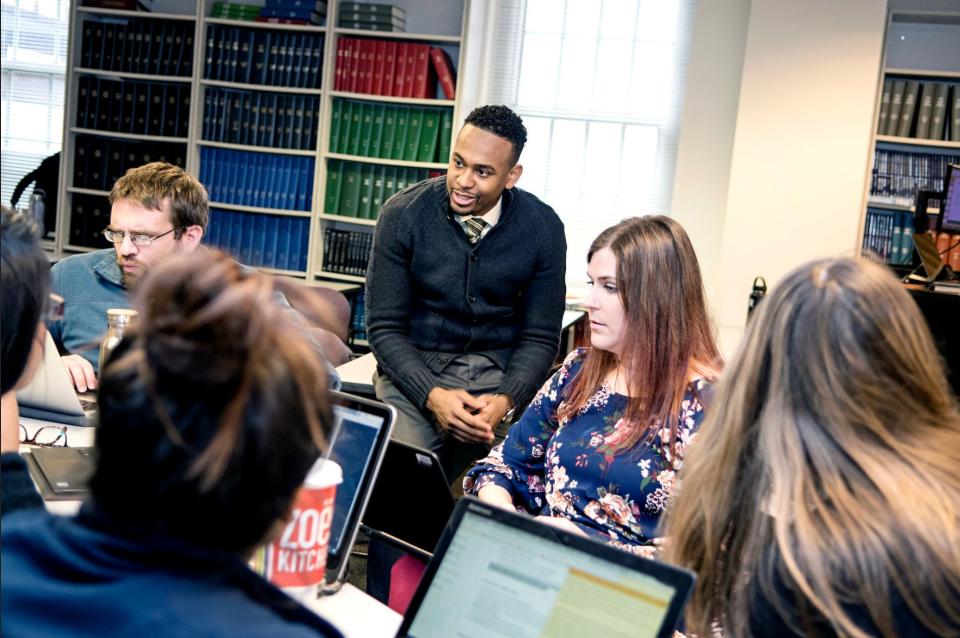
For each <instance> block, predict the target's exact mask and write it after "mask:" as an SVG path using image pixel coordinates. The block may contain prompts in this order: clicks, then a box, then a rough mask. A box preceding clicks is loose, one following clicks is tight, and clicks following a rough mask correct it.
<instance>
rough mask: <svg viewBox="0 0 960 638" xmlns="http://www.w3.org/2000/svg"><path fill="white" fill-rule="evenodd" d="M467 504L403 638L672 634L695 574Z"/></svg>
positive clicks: (460, 508) (416, 603)
mask: <svg viewBox="0 0 960 638" xmlns="http://www.w3.org/2000/svg"><path fill="white" fill-rule="evenodd" d="M464 503H467V501H466V500H465V501H464V502H463V503H461V504H460V505H459V506H458V512H461V511H462V518H460V519H459V521H457V516H456V515H455V516H454V521H455V522H454V523H452V524H453V525H455V529H454V531H453V532H452V536H450V530H449V528H448V533H447V536H445V540H448V541H449V543H448V544H445V543H441V547H442V552H443V554H442V557H440V554H441V549H438V552H437V556H435V557H434V561H437V558H438V557H440V560H439V563H438V564H436V565H434V564H433V563H431V565H432V566H433V567H435V570H432V573H431V570H428V572H427V573H426V574H425V576H424V580H425V581H426V580H428V579H430V580H429V584H428V585H427V586H426V588H425V591H418V595H417V597H416V598H415V599H414V601H413V604H412V605H411V608H410V611H409V612H408V616H407V618H406V619H405V621H404V626H403V627H401V635H409V636H417V637H418V638H428V637H431V636H474V635H483V636H504V637H508V636H509V637H511V638H524V637H528V636H529V637H531V638H534V637H538V636H558V637H559V636H604V637H605V638H613V637H619V636H624V637H626V636H630V637H631V638H636V637H642V636H661V635H664V636H668V635H670V633H672V631H673V626H674V624H675V622H676V619H677V617H678V615H679V613H680V610H681V609H682V605H683V603H684V602H685V600H686V597H687V594H688V593H689V589H690V587H691V586H692V583H693V577H692V575H691V574H689V572H685V571H683V570H679V569H676V568H673V567H670V566H667V565H663V564H660V563H656V562H654V561H649V560H645V559H641V558H639V557H636V556H633V555H631V554H628V553H626V552H622V551H621V550H617V549H614V548H611V547H607V546H605V545H603V544H601V543H597V542H596V541H591V540H588V539H585V538H579V537H576V536H575V535H572V534H569V533H567V532H560V531H558V530H554V529H553V528H548V527H546V526H544V525H542V524H540V523H536V522H534V521H533V520H531V519H529V518H522V517H520V516H518V515H516V514H513V513H511V512H495V511H492V510H491V508H489V506H486V505H483V504H479V503H477V502H476V501H473V502H472V503H469V506H466V507H465V506H464ZM421 588H422V589H423V585H421Z"/></svg>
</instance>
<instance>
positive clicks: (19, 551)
mask: <svg viewBox="0 0 960 638" xmlns="http://www.w3.org/2000/svg"><path fill="white" fill-rule="evenodd" d="M282 285H283V283H282V282H281V281H279V280H273V279H270V278H267V277H265V276H263V275H260V274H258V273H256V272H253V271H250V270H249V269H246V268H243V267H242V266H240V265H239V264H237V263H236V262H235V261H233V260H232V259H230V258H229V257H227V256H226V255H224V254H223V253H220V252H219V251H215V250H211V251H193V252H191V253H186V254H184V255H179V256H176V257H171V258H170V259H166V260H164V261H163V263H162V264H158V265H157V266H155V267H153V268H151V270H150V273H149V274H147V275H146V276H145V277H144V280H143V282H142V283H141V284H140V285H139V286H138V288H137V293H136V296H135V299H134V307H135V308H136V309H137V310H138V312H139V314H138V317H137V322H136V323H135V324H134V326H133V327H132V328H131V329H130V330H129V331H128V333H127V334H126V335H125V338H124V340H123V341H122V342H121V343H120V344H119V345H118V346H117V348H116V350H114V352H113V353H112V355H111V357H110V359H109V360H108V363H107V365H106V366H105V369H104V370H103V372H102V375H101V380H100V390H99V401H98V407H99V419H100V423H99V426H98V429H97V437H96V446H95V454H96V457H97V467H96V470H95V472H94V474H93V476H92V478H91V480H90V490H91V495H90V497H89V499H88V500H87V501H85V502H84V504H83V505H82V507H81V509H80V512H79V513H78V514H77V516H75V517H69V518H68V517H60V516H52V515H50V514H48V513H47V512H46V511H45V510H43V509H33V510H23V511H19V512H15V513H13V514H11V515H9V516H6V517H4V520H3V529H2V547H3V561H2V565H0V574H2V578H0V587H2V597H0V598H2V602H0V604H2V617H3V634H4V636H11V637H16V636H81V635H82V636H106V635H109V636H136V637H137V638H140V637H142V636H333V637H339V636H340V633H339V632H338V631H337V630H336V629H335V628H333V627H332V626H331V625H330V624H329V623H327V622H326V621H324V620H323V619H322V618H320V617H318V616H316V615H315V614H313V613H312V612H310V611H309V610H308V609H306V608H305V607H302V606H301V605H299V604H298V603H297V602H295V601H294V600H293V599H292V598H290V597H288V596H286V595H285V594H284V593H283V592H282V591H280V590H279V589H277V588H276V587H274V586H273V585H272V584H270V583H269V582H268V581H266V580H264V579H263V578H261V577H260V576H259V575H257V574H256V573H254V572H253V571H252V570H250V569H249V568H248V567H247V563H246V562H247V560H248V559H249V558H250V556H251V555H252V553H253V551H254V550H255V548H256V547H258V546H260V545H262V544H264V543H266V542H269V541H270V540H272V539H273V538H276V537H277V536H278V535H279V533H280V532H282V530H283V527H284V524H285V523H286V522H287V521H288V520H289V518H290V517H291V516H292V512H291V508H292V506H293V505H292V504H293V501H294V495H295V493H296V492H297V490H298V488H299V487H300V485H301V484H302V483H303V480H304V478H305V476H306V474H307V472H308V470H309V469H310V468H311V466H312V465H313V464H314V462H315V461H316V460H317V458H318V457H319V456H320V454H321V453H322V451H323V450H324V449H325V448H326V441H327V440H328V435H329V432H330V430H331V427H332V422H333V418H332V415H331V411H330V407H329V401H328V393H327V378H326V373H325V370H324V366H323V364H322V362H321V361H320V359H319V358H318V357H316V356H315V354H314V353H313V351H312V349H311V348H310V345H309V341H308V339H307V337H306V335H305V334H304V333H303V332H302V331H300V330H297V329H296V326H295V324H294V322H293V319H292V318H291V317H290V315H289V313H287V312H285V311H284V309H283V308H281V307H280V306H278V305H277V304H275V303H272V302H271V299H272V297H273V295H274V292H275V288H276V287H277V286H282Z"/></svg>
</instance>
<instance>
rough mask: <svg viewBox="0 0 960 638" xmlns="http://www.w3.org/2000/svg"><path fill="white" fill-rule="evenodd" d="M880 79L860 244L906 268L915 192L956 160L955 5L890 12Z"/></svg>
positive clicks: (959, 77) (959, 25) (959, 156)
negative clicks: (951, 8)
mask: <svg viewBox="0 0 960 638" xmlns="http://www.w3.org/2000/svg"><path fill="white" fill-rule="evenodd" d="M879 84H880V86H879V87H878V95H877V109H876V113H877V116H876V119H875V121H874V135H873V148H872V153H871V160H870V167H869V174H868V180H867V182H868V183H867V198H866V201H867V206H866V210H865V213H864V217H863V231H862V234H861V237H862V243H861V252H862V253H863V254H864V255H866V256H869V257H871V258H873V259H876V260H877V261H881V262H884V263H887V264H889V265H892V266H901V267H905V268H906V269H907V270H909V268H910V266H912V265H913V259H914V257H913V252H914V251H913V241H912V235H913V233H914V232H926V231H927V228H926V227H925V228H920V227H919V226H920V225H922V221H921V220H919V219H916V218H915V217H914V211H913V204H914V199H915V197H916V193H917V191H918V190H930V191H940V190H942V189H943V178H944V173H945V171H946V165H947V164H948V163H956V162H960V13H946V12H892V13H891V14H890V15H889V20H888V25H887V40H886V44H885V48H884V67H883V74H882V77H881V79H880V83H879ZM933 209H934V210H933V211H929V212H934V213H936V212H937V210H936V206H934V207H933ZM930 219H932V220H934V221H935V220H936V216H935V215H932V216H931V217H930Z"/></svg>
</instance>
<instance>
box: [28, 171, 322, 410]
mask: <svg viewBox="0 0 960 638" xmlns="http://www.w3.org/2000/svg"><path fill="white" fill-rule="evenodd" d="M110 204H111V208H110V223H109V225H108V226H107V227H106V228H105V229H103V236H104V238H106V240H107V241H108V242H110V243H112V244H113V248H105V249H103V250H97V251H94V252H90V253H85V254H80V255H72V256H70V257H67V258H66V259H63V260H61V261H59V262H58V263H57V264H55V265H54V266H53V269H52V273H53V291H54V292H55V293H57V294H58V295H60V296H61V297H63V299H64V315H63V318H62V320H60V321H55V322H50V323H49V324H48V326H47V327H48V328H49V329H50V334H51V336H52V337H53V340H54V343H56V344H57V348H58V349H59V350H60V352H61V354H62V355H63V356H62V357H61V361H62V362H63V365H64V367H66V368H67V371H68V372H69V373H70V377H71V379H72V380H73V384H74V386H75V387H76V388H77V390H78V391H80V392H86V391H87V390H93V389H95V388H96V387H97V374H98V370H97V365H98V361H97V359H98V356H99V349H98V347H97V346H98V345H99V343H100V340H101V339H102V338H103V335H104V334H106V331H107V310H108V309H110V308H130V304H131V294H132V293H134V292H135V291H136V289H137V287H138V285H139V282H140V280H141V279H143V276H144V275H145V274H146V273H148V272H149V271H150V270H151V269H152V268H154V267H155V266H157V265H159V264H161V263H163V262H164V261H166V260H167V259H168V258H170V257H172V256H174V255H178V254H183V253H189V252H193V251H194V250H197V249H198V248H199V247H200V246H201V243H200V242H201V241H202V239H203V237H204V233H205V232H206V228H207V223H208V221H209V218H210V215H209V201H208V199H207V191H206V189H205V188H204V187H203V185H202V184H201V183H200V182H198V181H197V180H196V179H195V178H194V177H193V176H191V175H190V174H188V173H187V172H186V171H185V170H183V169H182V168H180V167H179V166H174V165H173V164H168V163H166V162H152V163H150V164H145V165H143V166H138V167H136V168H131V169H130V170H128V171H127V172H126V173H125V174H124V175H123V176H122V177H121V178H120V179H118V180H117V182H116V183H115V184H114V185H113V189H112V190H111V191H110ZM275 302H276V303H278V304H279V305H281V306H284V307H286V308H287V310H288V311H289V312H290V313H291V314H296V313H295V311H294V310H293V309H292V308H291V307H290V304H289V302H288V300H287V298H286V297H285V296H284V295H282V294H279V293H278V294H277V295H275ZM297 318H298V321H300V322H301V323H302V320H301V318H300V317H299V316H297ZM311 340H312V341H313V343H312V345H313V348H314V349H315V350H316V351H317V353H318V355H320V356H324V349H325V348H327V349H330V348H332V347H334V345H335V344H334V342H335V341H336V337H335V336H334V335H332V334H328V333H327V331H325V330H322V329H318V330H316V331H312V332H311ZM327 371H328V376H329V378H330V381H331V386H332V387H333V388H339V383H340V379H339V377H338V376H337V374H336V371H335V370H334V368H333V367H332V366H328V370H327Z"/></svg>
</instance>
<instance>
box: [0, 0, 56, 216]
mask: <svg viewBox="0 0 960 638" xmlns="http://www.w3.org/2000/svg"><path fill="white" fill-rule="evenodd" d="M69 22H70V4H69V2H67V1H66V0H3V14H2V29H0V31H2V34H3V47H2V48H3V50H2V71H3V78H2V92H0V143H2V163H3V166H2V192H0V197H2V200H3V203H4V204H7V205H9V204H10V197H11V195H12V194H13V189H14V187H15V186H16V185H17V182H19V181H20V178H21V177H23V176H24V175H26V174H27V173H29V172H30V171H32V170H33V169H34V168H36V167H37V166H39V165H40V162H42V161H43V159H44V158H46V157H47V156H49V155H53V154H54V153H56V152H57V151H59V150H60V147H61V144H62V143H63V106H64V97H63V96H64V91H63V86H64V72H65V70H66V64H67V28H68V25H69ZM32 192H33V189H32V187H31V188H28V189H27V191H26V192H25V193H24V194H23V195H21V197H20V201H19V202H18V206H20V207H26V206H27V204H28V202H29V201H30V194H31V193H32Z"/></svg>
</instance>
